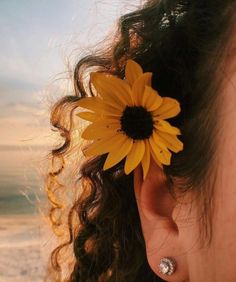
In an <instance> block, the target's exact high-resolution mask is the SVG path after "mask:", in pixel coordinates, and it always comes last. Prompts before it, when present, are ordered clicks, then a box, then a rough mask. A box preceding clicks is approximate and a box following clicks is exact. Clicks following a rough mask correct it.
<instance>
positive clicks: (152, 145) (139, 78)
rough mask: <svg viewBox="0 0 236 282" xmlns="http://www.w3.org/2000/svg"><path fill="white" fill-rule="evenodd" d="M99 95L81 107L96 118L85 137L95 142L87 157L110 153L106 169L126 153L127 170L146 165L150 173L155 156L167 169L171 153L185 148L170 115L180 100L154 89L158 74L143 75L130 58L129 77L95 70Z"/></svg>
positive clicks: (93, 78)
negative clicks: (151, 162) (163, 94)
mask: <svg viewBox="0 0 236 282" xmlns="http://www.w3.org/2000/svg"><path fill="white" fill-rule="evenodd" d="M90 78H91V83H92V84H93V86H94V88H95V89H96V91H97V94H98V95H97V96H95V97H87V98H82V99H81V100H79V102H78V106H79V107H82V108H85V109H87V110H89V111H86V112H80V113H79V114H78V116H79V117H81V118H83V119H85V120H88V121H90V122H92V124H90V125H88V127H87V128H86V129H85V130H84V131H83V133H82V138H84V139H86V140H94V141H93V143H92V144H90V145H89V146H88V148H87V149H86V150H85V152H84V154H85V156H86V157H89V156H93V155H101V154H105V153H108V156H107V158H106V161H105V163H104V167H103V169H104V170H106V169H109V168H111V167H113V166H114V165H116V164H117V163H119V162H120V161H121V160H122V159H124V158H125V157H126V160H125V166H124V171H125V173H126V174H129V173H130V172H132V171H133V170H134V169H135V168H136V167H137V166H138V165H139V164H140V163H141V165H142V168H143V178H145V177H146V175H147V173H148V170H149V166H150V158H151V157H152V158H153V159H154V161H155V162H156V163H157V164H158V165H159V166H160V167H161V168H163V166H162V165H163V164H164V165H170V161H171V152H170V151H169V150H171V151H173V152H175V153H177V152H179V151H181V150H183V143H182V142H181V141H180V140H179V139H178V138H177V136H176V135H180V134H181V133H180V130H179V129H178V128H177V127H174V126H171V125H170V123H169V122H167V121H165V119H168V118H172V117H174V116H176V115H178V113H179V112H180V105H179V102H178V101H177V100H175V99H173V98H169V97H161V96H160V95H159V94H158V92H157V91H156V90H154V89H153V88H152V87H151V79H152V73H150V72H146V73H143V70H142V68H141V66H140V65H139V64H137V63H136V62H134V61H133V60H128V61H127V64H126V69H125V80H122V79H120V78H117V77H115V76H112V75H110V74H106V73H99V72H93V73H91V76H90Z"/></svg>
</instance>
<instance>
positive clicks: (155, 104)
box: [142, 86, 162, 111]
mask: <svg viewBox="0 0 236 282" xmlns="http://www.w3.org/2000/svg"><path fill="white" fill-rule="evenodd" d="M161 104H162V97H161V96H160V95H159V94H158V92H157V91H155V90H154V89H153V88H152V87H150V86H145V91H144V93H143V99H142V105H143V106H144V107H145V108H146V109H147V110H148V111H154V110H156V109H157V108H159V107H160V105H161Z"/></svg>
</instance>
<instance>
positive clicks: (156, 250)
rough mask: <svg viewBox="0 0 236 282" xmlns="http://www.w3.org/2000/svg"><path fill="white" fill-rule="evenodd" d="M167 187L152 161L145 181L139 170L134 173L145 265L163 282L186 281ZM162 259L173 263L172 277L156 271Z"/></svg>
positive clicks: (164, 179)
mask: <svg viewBox="0 0 236 282" xmlns="http://www.w3.org/2000/svg"><path fill="white" fill-rule="evenodd" d="M168 185H170V184H169V182H168V181H167V179H166V177H165V175H164V173H163V170H162V169H161V168H160V167H159V166H158V165H156V163H155V162H154V161H153V160H151V166H150V170H149V172H148V175H147V177H146V178H145V180H143V178H142V169H141V167H138V168H137V169H136V170H135V172H134V189H135V197H136V200H137V205H138V210H139V214H140V220H141V225H142V231H143V236H144V240H145V244H146V253H147V259H148V262H149V265H150V267H151V268H152V270H153V271H154V272H155V273H156V274H157V275H158V276H160V277H161V278H162V279H164V280H165V281H175V282H182V281H186V280H187V279H188V270H187V263H186V257H185V254H184V251H183V248H182V243H181V239H180V238H179V230H178V225H177V223H176V222H175V220H174V219H173V217H172V215H173V213H174V211H175V209H176V208H177V206H178V205H177V201H176V200H175V198H174V197H173V196H172V195H171V193H170V192H169V186H168ZM164 257H172V258H173V259H174V260H175V261H176V271H175V272H174V273H173V274H172V275H165V274H161V273H160V271H159V262H160V261H161V259H162V258H164Z"/></svg>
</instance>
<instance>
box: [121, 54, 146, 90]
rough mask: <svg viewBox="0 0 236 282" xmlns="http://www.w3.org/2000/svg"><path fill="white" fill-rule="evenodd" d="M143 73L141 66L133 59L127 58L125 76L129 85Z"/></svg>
mask: <svg viewBox="0 0 236 282" xmlns="http://www.w3.org/2000/svg"><path fill="white" fill-rule="evenodd" d="M142 74H143V70H142V68H141V66H140V65H139V64H138V63H136V62H135V61H133V60H128V61H127V63H126V68H125V78H126V80H127V82H128V83H129V85H130V86H132V85H133V84H134V82H135V80H136V79H138V78H139V77H140V76H141V75H142Z"/></svg>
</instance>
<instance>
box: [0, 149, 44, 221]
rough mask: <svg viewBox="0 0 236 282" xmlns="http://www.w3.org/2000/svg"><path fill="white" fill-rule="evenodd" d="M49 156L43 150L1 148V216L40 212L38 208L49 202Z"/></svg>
mask: <svg viewBox="0 0 236 282" xmlns="http://www.w3.org/2000/svg"><path fill="white" fill-rule="evenodd" d="M47 152H48V151H47V149H46V148H43V147H16V146H2V147H0V216H1V215H16V214H17V215H19V214H25V215H27V214H28V215H29V214H35V213H37V212H38V211H37V204H38V203H39V202H41V201H44V200H45V199H46V195H45V192H44V187H43V185H44V183H43V181H44V180H43V179H44V178H43V174H44V173H45V172H44V171H43V169H44V168H45V163H46V154H47Z"/></svg>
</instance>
